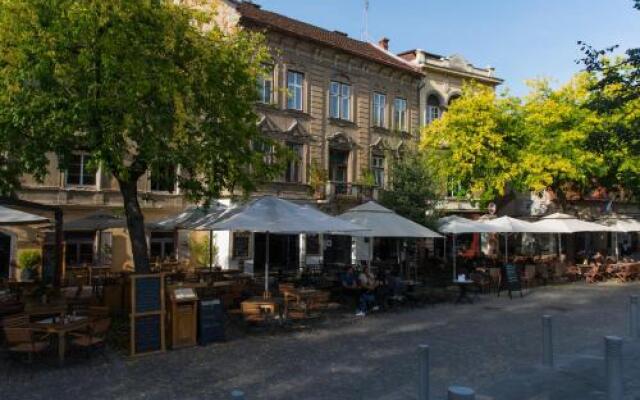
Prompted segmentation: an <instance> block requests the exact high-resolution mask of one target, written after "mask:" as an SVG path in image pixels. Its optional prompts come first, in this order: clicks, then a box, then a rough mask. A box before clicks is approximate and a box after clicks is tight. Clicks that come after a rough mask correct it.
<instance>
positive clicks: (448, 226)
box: [438, 215, 499, 280]
mask: <svg viewBox="0 0 640 400" xmlns="http://www.w3.org/2000/svg"><path fill="white" fill-rule="evenodd" d="M438 230H439V231H440V232H442V233H448V234H451V235H453V279H454V280H455V279H456V273H457V271H456V258H457V254H456V235H459V234H462V233H496V232H499V230H498V229H497V228H495V227H493V226H491V225H488V224H486V223H482V222H477V221H472V220H470V219H467V218H462V217H458V216H457V215H450V216H448V217H443V218H440V219H439V220H438Z"/></svg>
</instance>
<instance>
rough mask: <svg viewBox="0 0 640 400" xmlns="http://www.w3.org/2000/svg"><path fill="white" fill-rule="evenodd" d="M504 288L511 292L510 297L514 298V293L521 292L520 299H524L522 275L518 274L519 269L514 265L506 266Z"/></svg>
mask: <svg viewBox="0 0 640 400" xmlns="http://www.w3.org/2000/svg"><path fill="white" fill-rule="evenodd" d="M504 286H505V287H506V288H507V290H508V291H509V297H513V296H512V292H516V291H519V292H520V297H522V283H521V282H520V275H519V274H518V268H517V267H516V266H515V265H513V264H507V265H505V266H504Z"/></svg>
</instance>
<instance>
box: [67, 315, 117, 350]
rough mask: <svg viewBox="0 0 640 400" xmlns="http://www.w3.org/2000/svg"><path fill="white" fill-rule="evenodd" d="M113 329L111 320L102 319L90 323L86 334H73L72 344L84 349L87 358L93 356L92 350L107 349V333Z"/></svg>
mask: <svg viewBox="0 0 640 400" xmlns="http://www.w3.org/2000/svg"><path fill="white" fill-rule="evenodd" d="M110 327H111V318H101V319H96V320H93V321H91V322H89V326H88V327H87V330H86V331H85V332H73V333H71V336H72V337H73V339H72V340H71V344H72V345H73V346H75V347H78V348H81V349H84V350H85V351H86V354H87V357H89V356H90V355H91V350H94V349H101V350H102V351H104V349H105V348H106V340H107V333H108V332H109V328H110Z"/></svg>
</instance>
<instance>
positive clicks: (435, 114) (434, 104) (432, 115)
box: [426, 94, 442, 124]
mask: <svg viewBox="0 0 640 400" xmlns="http://www.w3.org/2000/svg"><path fill="white" fill-rule="evenodd" d="M441 116H442V108H441V104H440V99H439V98H438V96H436V95H435V94H431V95H429V97H427V115H426V121H427V124H430V123H431V122H433V121H435V120H436V119H438V118H440V117H441Z"/></svg>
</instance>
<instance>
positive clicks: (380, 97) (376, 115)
mask: <svg viewBox="0 0 640 400" xmlns="http://www.w3.org/2000/svg"><path fill="white" fill-rule="evenodd" d="M386 109H387V96H386V95H385V94H383V93H378V92H374V93H373V126H377V127H380V128H385V127H386V121H385V111H386Z"/></svg>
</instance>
